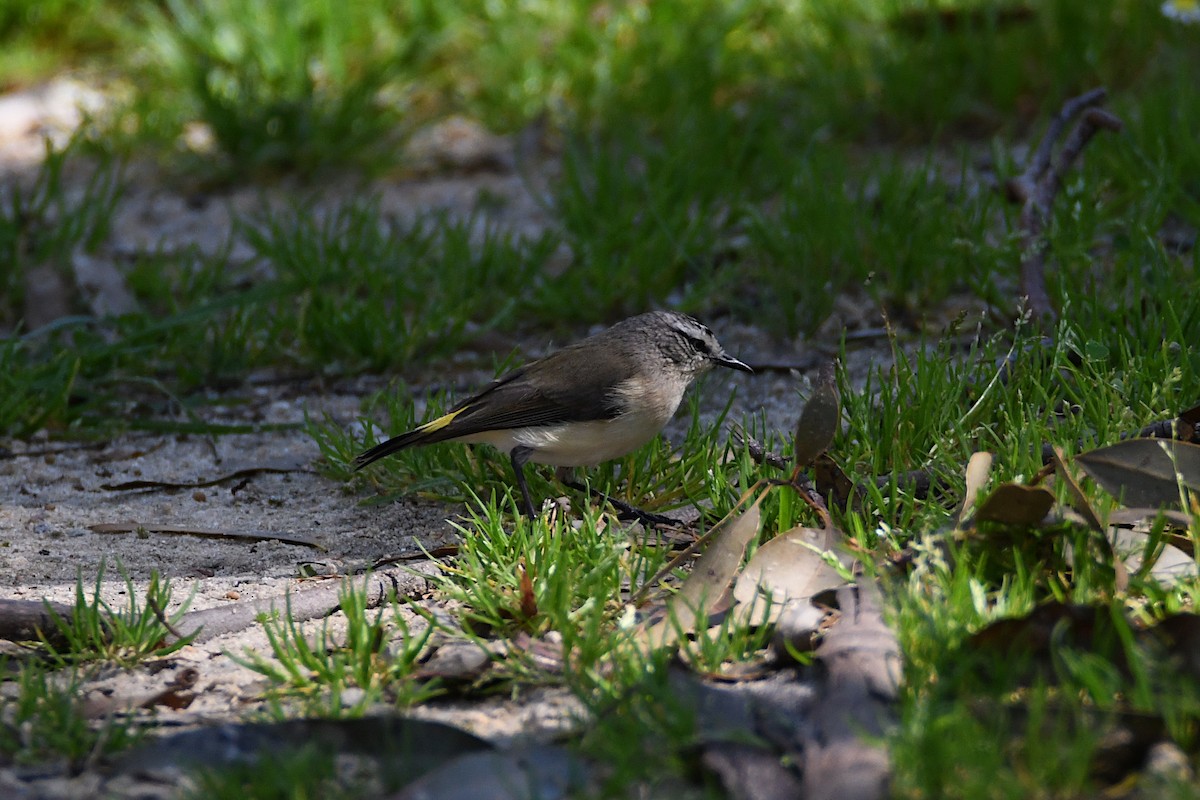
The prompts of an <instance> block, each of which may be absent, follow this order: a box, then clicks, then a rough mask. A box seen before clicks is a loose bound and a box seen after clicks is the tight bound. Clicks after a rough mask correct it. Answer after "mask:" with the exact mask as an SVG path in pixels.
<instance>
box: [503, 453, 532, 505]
mask: <svg viewBox="0 0 1200 800" xmlns="http://www.w3.org/2000/svg"><path fill="white" fill-rule="evenodd" d="M531 455H533V448H532V447H520V446H518V447H514V448H513V449H512V452H510V453H509V454H508V457H509V458H510V459H511V460H512V465H513V471H514V472H516V473H517V486H518V488H520V490H521V500H522V501H523V502H524V503H525V516H527V517H529V518H530V519H537V514H536V513H535V512H534V510H533V498H532V497H530V496H529V484H528V483H526V482H525V464H526V463H527V462H528V461H529V457H530V456H531Z"/></svg>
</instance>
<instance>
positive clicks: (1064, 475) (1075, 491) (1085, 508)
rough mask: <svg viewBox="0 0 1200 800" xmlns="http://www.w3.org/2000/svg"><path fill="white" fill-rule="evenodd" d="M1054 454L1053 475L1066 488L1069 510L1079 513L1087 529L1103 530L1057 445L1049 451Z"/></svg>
mask: <svg viewBox="0 0 1200 800" xmlns="http://www.w3.org/2000/svg"><path fill="white" fill-rule="evenodd" d="M1051 452H1052V453H1053V454H1054V459H1053V460H1054V473H1055V474H1056V475H1057V476H1058V479H1059V480H1060V481H1062V482H1063V485H1065V486H1066V487H1067V494H1068V495H1070V497H1071V508H1073V509H1075V511H1076V512H1078V513H1079V516H1081V517H1083V519H1084V521H1086V522H1087V524H1088V527H1090V528H1091V529H1092V530H1094V531H1102V530H1104V523H1103V522H1101V521H1100V517H1099V515H1097V514H1096V510H1095V509H1094V508H1092V504H1091V502H1090V501H1088V498H1087V495H1086V494H1084V493H1083V489H1081V488H1079V482H1078V481H1076V480H1075V476H1074V475H1072V474H1071V471H1070V470H1069V469H1067V460H1066V457H1065V456H1064V455H1063V450H1062V448H1061V447H1058V446H1057V445H1056V446H1055V447H1054V449H1053V450H1052V451H1051Z"/></svg>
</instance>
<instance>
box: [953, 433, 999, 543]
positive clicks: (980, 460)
mask: <svg viewBox="0 0 1200 800" xmlns="http://www.w3.org/2000/svg"><path fill="white" fill-rule="evenodd" d="M991 475H992V454H991V453H985V452H978V453H972V454H971V458H970V460H969V461H967V490H966V491H965V492H964V493H963V504H962V508H961V509H959V512H958V524H957V525H955V527H956V528H958V529H959V530H966V528H967V527H968V526H969V525H970V524H971V513H972V512H973V511H974V510H975V501H976V499H977V498H978V496H979V492H980V491H981V490H982V489H983V487H984V486H987V482H988V479H989V478H990V477H991Z"/></svg>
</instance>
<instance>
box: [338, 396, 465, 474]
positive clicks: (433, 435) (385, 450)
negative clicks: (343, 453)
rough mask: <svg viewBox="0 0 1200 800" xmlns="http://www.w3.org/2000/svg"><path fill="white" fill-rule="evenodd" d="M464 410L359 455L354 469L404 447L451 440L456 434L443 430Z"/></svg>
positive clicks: (447, 415) (427, 423) (372, 462)
mask: <svg viewBox="0 0 1200 800" xmlns="http://www.w3.org/2000/svg"><path fill="white" fill-rule="evenodd" d="M464 410H465V409H461V408H460V409H457V410H455V411H451V412H450V413H449V414H443V415H442V416H440V417H438V418H437V419H435V420H430V421H429V422H426V423H425V424H424V425H421V426H420V427H417V428H413V429H412V430H411V431H408V432H407V433H402V434H400V435H399V436H393V437H392V438H391V439H388V440H387V441H386V442H382V443H380V444H377V445H375V446H374V447H372V448H371V449H370V450H368V451H366V452H365V453H359V454H358V455H357V456H355V458H354V468H355V469H356V470H359V469H362V468H363V467H365V466H367V465H368V464H374V463H375V462H376V461H378V460H379V459H381V458H383V457H384V456H390V455H391V454H392V453H395V452H396V451H398V450H403V449H404V448H406V447H412V446H414V445H421V444H433V443H434V442H444V441H446V440H447V439H453V438H454V437H455V436H457V435H458V434H455V433H450V432H448V431H446V430H445V428H446V426H448V425H449V424H450V423H451V422H453V421H454V418H455V417H457V416H458V415H459V414H460V413H462V412H463V411H464Z"/></svg>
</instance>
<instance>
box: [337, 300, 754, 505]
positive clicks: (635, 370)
mask: <svg viewBox="0 0 1200 800" xmlns="http://www.w3.org/2000/svg"><path fill="white" fill-rule="evenodd" d="M714 366H722V367H730V368H732V369H739V370H743V371H746V372H750V371H751V370H750V367H748V366H746V365H745V364H743V363H742V362H741V361H738V360H737V359H736V358H734V357H732V356H730V355H729V354H728V353H726V352H725V350H724V348H722V347H721V345H720V343H718V342H717V339H716V336H714V335H713V333H712V331H710V330H709V329H708V328H707V327H705V326H704V325H702V324H701V323H700V322H698V321H697V320H695V319H693V318H692V317H689V316H687V315H686V314H680V313H678V312H674V311H651V312H649V313H646V314H640V315H638V316H636V317H631V318H629V319H627V320H624V321H623V322H619V323H617V324H616V325H614V326H612V327H611V328H608V329H607V330H605V331H601V332H600V333H597V334H596V335H594V336H590V337H588V338H587V339H584V340H582V341H580V342H577V343H575V344H572V345H569V346H567V347H564V348H562V349H561V350H558V351H556V352H554V353H551V354H550V355H548V356H546V357H544V358H541V359H539V360H537V361H533V362H531V363H529V364H527V365H525V366H524V367H521V368H519V369H516V370H514V371H512V372H510V373H508V374H507V375H504V376H503V377H501V378H500V379H499V380H497V381H496V382H494V383H493V384H491V385H490V386H488V387H487V388H486V389H484V390H483V391H481V392H479V393H478V394H476V395H474V396H473V397H469V398H467V399H466V400H464V401H462V402H461V403H459V404H458V405H456V406H454V407H453V408H452V409H450V411H448V412H447V413H446V414H444V415H443V416H441V417H439V418H437V419H435V420H433V421H431V422H427V423H425V424H424V425H421V426H420V427H418V428H415V429H413V430H411V431H408V432H407V433H403V434H400V435H399V436H396V437H394V438H392V439H389V440H387V441H386V442H383V443H382V444H379V445H377V446H375V447H373V448H371V449H370V450H368V451H366V452H365V453H363V454H361V455H360V456H358V458H356V459H355V462H354V463H355V468H356V469H361V468H363V467H365V466H367V465H368V464H371V463H372V462H374V461H377V460H379V459H380V458H383V457H384V456H386V455H389V454H391V453H394V452H396V451H397V450H402V449H404V448H405V447H412V446H414V445H425V444H433V443H435V442H448V441H455V442H466V443H478V442H484V443H487V444H491V445H494V446H495V447H497V448H499V449H500V450H502V451H504V452H506V453H509V455H510V457H511V459H512V462H513V467H514V469H515V470H516V473H517V485H518V487H519V488H520V490H521V495H522V500H523V501H524V504H525V511H526V513H528V514H529V515H530V516H531V517H532V516H533V515H534V514H533V502H532V499H531V498H530V495H529V488H528V486H527V485H526V482H525V475H524V465H525V464H526V463H527V462H530V461H532V462H534V463H538V464H551V465H554V466H558V467H577V466H591V465H594V464H599V463H601V462H603V461H608V460H611V459H614V458H619V457H620V456H623V455H625V454H626V453H629V452H631V451H633V450H635V449H637V448H638V447H641V446H642V445H643V444H645V443H646V442H648V441H650V439H652V438H653V437H654V436H655V435H657V434H658V433H659V431H661V430H662V428H663V426H665V425H666V424H667V421H668V420H670V418H671V416H672V415H674V413H675V411H676V409H678V408H679V403H680V401H681V400H682V399H683V393H684V391H685V390H686V389H687V387H688V386H689V385H690V384H691V383H692V381H694V380H695V379H696V378H697V377H699V376H700V375H702V374H704V373H705V372H707V371H708V370H710V369H712V368H713V367H714Z"/></svg>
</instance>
